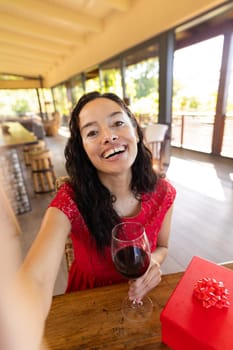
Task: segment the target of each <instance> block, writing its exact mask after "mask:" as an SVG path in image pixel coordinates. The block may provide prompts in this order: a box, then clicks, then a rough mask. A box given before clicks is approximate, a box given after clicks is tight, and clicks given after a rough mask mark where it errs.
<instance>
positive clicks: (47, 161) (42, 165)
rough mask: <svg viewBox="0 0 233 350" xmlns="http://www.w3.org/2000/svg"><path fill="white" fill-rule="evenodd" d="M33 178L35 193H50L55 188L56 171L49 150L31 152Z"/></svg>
mask: <svg viewBox="0 0 233 350" xmlns="http://www.w3.org/2000/svg"><path fill="white" fill-rule="evenodd" d="M30 162H31V168H32V180H33V186H34V192H35V193H48V192H52V191H54V190H55V180H56V177H55V173H54V170H53V164H52V160H51V152H50V151H49V150H46V149H45V150H41V151H37V152H31V153H30Z"/></svg>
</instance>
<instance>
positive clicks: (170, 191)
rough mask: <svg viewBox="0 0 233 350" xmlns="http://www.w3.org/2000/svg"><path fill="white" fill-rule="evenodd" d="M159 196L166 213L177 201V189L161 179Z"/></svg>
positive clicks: (158, 187)
mask: <svg viewBox="0 0 233 350" xmlns="http://www.w3.org/2000/svg"><path fill="white" fill-rule="evenodd" d="M157 195H158V199H159V201H160V203H161V205H162V208H163V211H164V212H165V213H166V212H167V211H168V209H169V208H170V207H171V206H172V204H173V202H174V200H175V197H176V189H175V187H174V186H173V185H172V184H171V183H170V182H169V181H168V180H167V179H160V181H159V183H158V186H157Z"/></svg>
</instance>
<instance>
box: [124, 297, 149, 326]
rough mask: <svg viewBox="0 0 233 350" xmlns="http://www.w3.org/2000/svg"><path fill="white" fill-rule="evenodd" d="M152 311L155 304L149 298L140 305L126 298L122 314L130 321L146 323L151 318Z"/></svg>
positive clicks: (145, 298)
mask: <svg viewBox="0 0 233 350" xmlns="http://www.w3.org/2000/svg"><path fill="white" fill-rule="evenodd" d="M152 311H153V303H152V300H151V299H150V298H149V297H147V296H146V297H144V298H143V299H142V301H141V302H140V303H137V302H136V301H130V300H129V298H128V297H126V298H125V299H124V300H123V303H122V314H123V316H124V317H125V318H126V319H127V320H129V321H133V322H143V321H146V320H147V319H148V318H149V317H150V316H151V314H152Z"/></svg>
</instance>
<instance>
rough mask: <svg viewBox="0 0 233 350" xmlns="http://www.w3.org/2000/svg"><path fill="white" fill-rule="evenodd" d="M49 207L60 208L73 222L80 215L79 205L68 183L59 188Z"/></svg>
mask: <svg viewBox="0 0 233 350" xmlns="http://www.w3.org/2000/svg"><path fill="white" fill-rule="evenodd" d="M49 207H55V208H57V209H60V210H61V211H62V212H63V213H64V214H65V215H66V216H67V217H68V219H69V220H70V221H71V223H73V221H74V219H77V218H78V217H79V216H80V213H79V210H78V207H77V205H76V203H75V201H74V192H73V190H72V188H71V186H70V185H69V184H68V183H65V184H63V185H62V186H61V187H60V188H59V190H58V192H57V194H56V196H55V197H54V199H53V200H52V202H51V203H50V204H49Z"/></svg>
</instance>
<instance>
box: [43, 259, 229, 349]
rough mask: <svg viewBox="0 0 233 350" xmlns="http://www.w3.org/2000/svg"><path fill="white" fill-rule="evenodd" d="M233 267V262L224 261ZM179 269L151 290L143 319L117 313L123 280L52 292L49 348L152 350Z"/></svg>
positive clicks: (47, 331)
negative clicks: (150, 306) (151, 307)
mask: <svg viewBox="0 0 233 350" xmlns="http://www.w3.org/2000/svg"><path fill="white" fill-rule="evenodd" d="M226 267H229V268H231V269H232V270H233V262H231V263H228V264H226ZM182 275H183V273H175V274H168V275H164V276H163V277H162V282H161V283H160V284H159V286H158V287H157V288H155V289H154V290H153V291H152V292H151V293H150V297H151V299H152V301H153V304H154V310H153V313H152V316H151V317H150V319H149V320H148V321H146V322H143V323H136V322H130V321H127V320H126V319H124V317H123V316H122V313H121V302H122V300H123V298H124V297H125V296H126V295H127V291H128V286H127V284H118V285H113V286H109V287H103V288H96V289H91V290H86V291H80V292H75V293H70V294H65V295H60V296H55V297H54V300H53V304H52V308H51V311H50V313H49V316H48V319H47V324H46V329H45V337H46V340H47V343H48V346H49V347H50V349H51V350H55V349H56V350H79V349H80V350H81V349H82V350H103V349H106V350H108V349H109V350H123V349H125V350H126V349H127V350H155V349H169V348H168V347H167V346H166V345H165V344H163V343H161V324H160V318H159V317H160V312H161V311H162V309H163V307H164V305H165V304H166V302H167V300H168V298H169V296H170V295H171V293H172V291H173V290H174V288H175V286H176V285H177V283H178V281H179V280H180V278H181V276H182Z"/></svg>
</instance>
